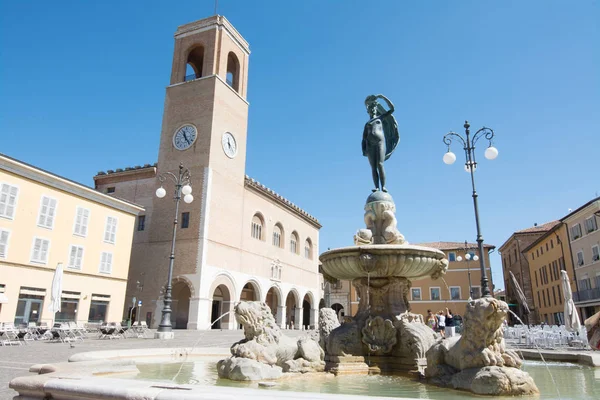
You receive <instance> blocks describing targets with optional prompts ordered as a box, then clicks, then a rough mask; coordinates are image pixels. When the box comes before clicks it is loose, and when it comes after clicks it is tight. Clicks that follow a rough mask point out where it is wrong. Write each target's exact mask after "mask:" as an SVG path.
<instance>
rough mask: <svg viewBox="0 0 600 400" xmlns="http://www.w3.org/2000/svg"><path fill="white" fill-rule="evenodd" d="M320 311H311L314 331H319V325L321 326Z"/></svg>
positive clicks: (311, 324) (314, 309)
mask: <svg viewBox="0 0 600 400" xmlns="http://www.w3.org/2000/svg"><path fill="white" fill-rule="evenodd" d="M318 319H319V310H318V309H317V308H311V309H310V323H309V325H310V326H311V328H312V329H317V325H318V324H319V321H318Z"/></svg>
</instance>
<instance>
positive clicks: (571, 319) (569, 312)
mask: <svg viewBox="0 0 600 400" xmlns="http://www.w3.org/2000/svg"><path fill="white" fill-rule="evenodd" d="M560 275H561V278H562V288H563V295H564V297H565V328H567V330H568V331H570V332H579V330H580V329H581V321H579V315H578V314H577V309H576V308H575V303H574V302H573V293H572V292H571V284H570V283H569V275H567V271H560Z"/></svg>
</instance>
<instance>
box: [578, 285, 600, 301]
mask: <svg viewBox="0 0 600 400" xmlns="http://www.w3.org/2000/svg"><path fill="white" fill-rule="evenodd" d="M588 300H600V287H596V288H593V289H586V290H580V291H578V292H574V293H573V301H575V302H579V301H588Z"/></svg>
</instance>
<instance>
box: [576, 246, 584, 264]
mask: <svg viewBox="0 0 600 400" xmlns="http://www.w3.org/2000/svg"><path fill="white" fill-rule="evenodd" d="M579 254H581V261H579ZM576 255H577V266H576V267H583V266H584V265H585V254H583V250H579V251H578V252H577V253H576Z"/></svg>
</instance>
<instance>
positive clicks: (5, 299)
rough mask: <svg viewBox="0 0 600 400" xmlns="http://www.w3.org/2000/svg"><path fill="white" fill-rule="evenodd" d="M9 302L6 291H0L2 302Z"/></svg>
mask: <svg viewBox="0 0 600 400" xmlns="http://www.w3.org/2000/svg"><path fill="white" fill-rule="evenodd" d="M2 303H8V297H6V295H5V294H4V293H0V304H2Z"/></svg>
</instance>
